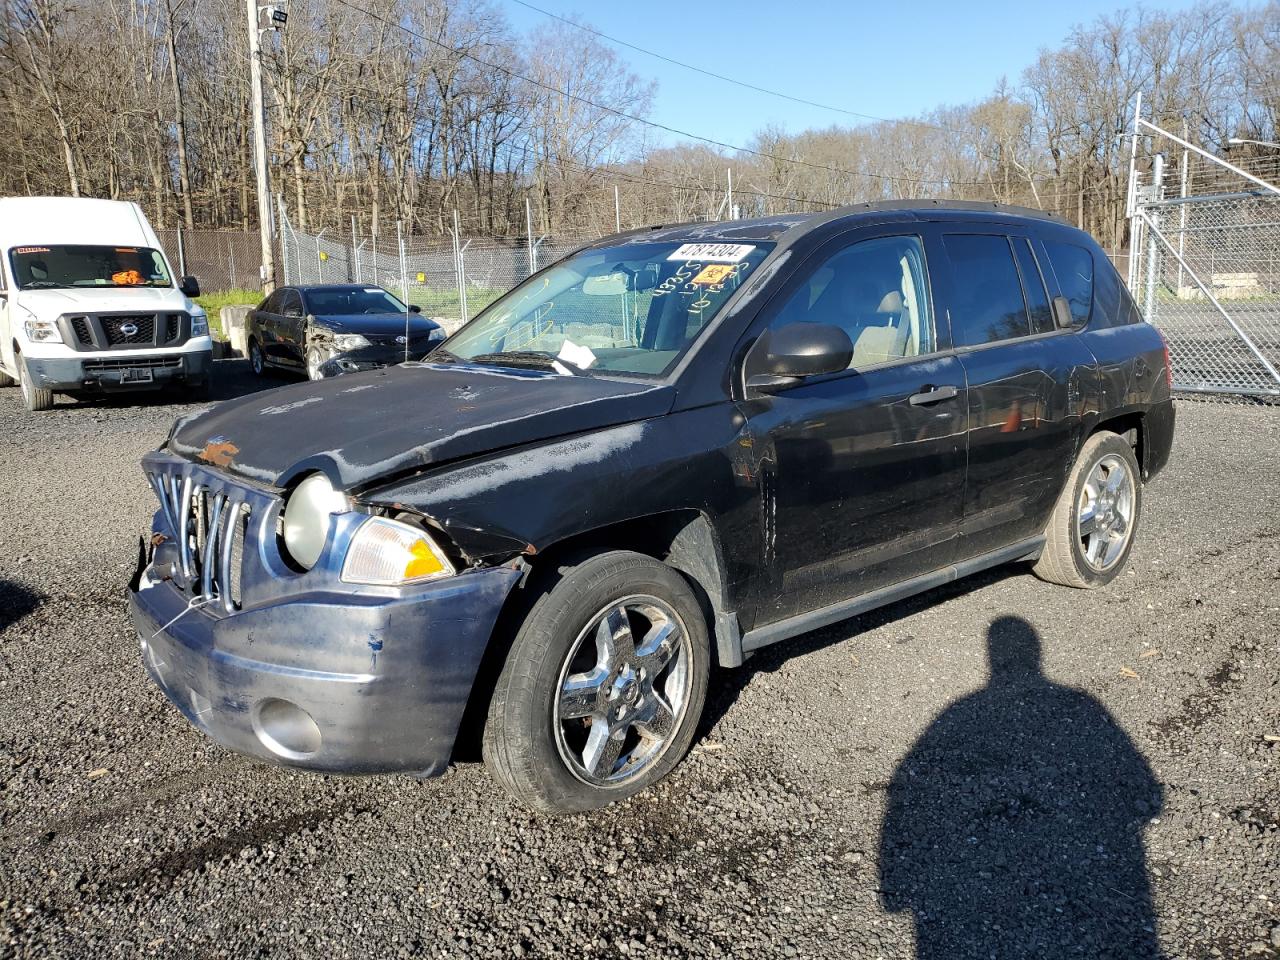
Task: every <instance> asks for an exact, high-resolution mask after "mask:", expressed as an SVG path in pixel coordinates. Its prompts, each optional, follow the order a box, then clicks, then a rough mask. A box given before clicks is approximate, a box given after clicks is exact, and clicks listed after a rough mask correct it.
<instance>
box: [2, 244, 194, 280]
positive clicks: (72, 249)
mask: <svg viewBox="0 0 1280 960" xmlns="http://www.w3.org/2000/svg"><path fill="white" fill-rule="evenodd" d="M9 263H10V265H11V266H12V267H13V277H14V280H16V281H17V284H18V287H19V289H22V290H38V289H41V288H45V287H171V286H173V282H172V281H171V280H170V279H169V271H168V270H167V269H165V265H164V257H162V256H161V255H160V251H159V250H152V249H150V248H148V247H90V246H80V245H61V246H57V245H55V246H48V247H44V246H40V247H14V248H13V249H11V250H10V251H9Z"/></svg>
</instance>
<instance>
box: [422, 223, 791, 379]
mask: <svg viewBox="0 0 1280 960" xmlns="http://www.w3.org/2000/svg"><path fill="white" fill-rule="evenodd" d="M772 249H773V244H771V243H753V244H746V243H631V244H626V245H624V246H618V247H607V248H603V249H594V250H585V251H583V252H582V253H579V254H577V255H575V256H572V257H570V258H569V259H567V260H565V261H564V262H563V263H560V264H557V265H556V266H554V267H551V268H550V269H548V270H545V271H543V272H542V273H540V274H537V275H536V276H533V277H530V278H529V279H528V280H526V281H525V282H524V283H522V284H521V285H520V286H518V287H516V289H515V290H513V291H511V292H510V293H509V294H507V295H506V296H505V297H502V298H501V299H500V300H498V301H496V302H495V303H494V304H493V305H492V306H490V307H489V308H488V309H487V310H485V311H484V312H483V313H481V314H480V315H479V316H478V317H476V319H475V321H474V322H473V323H470V324H468V325H467V326H466V327H465V328H464V329H462V330H460V331H459V332H458V333H457V334H456V335H455V336H454V337H453V338H452V339H451V340H449V341H447V342H446V343H445V344H444V350H445V353H446V354H452V355H453V356H455V357H458V358H460V359H463V360H472V361H475V362H477V363H494V364H502V365H508V366H543V367H550V368H554V369H559V370H561V372H565V371H566V370H567V369H569V368H572V370H570V372H574V371H577V372H580V371H584V370H592V371H595V370H607V371H614V372H618V373H629V374H642V375H643V374H649V375H658V374H662V373H665V372H666V371H667V370H669V369H670V368H671V367H672V366H673V365H674V364H675V362H676V360H677V359H678V358H679V356H680V355H681V354H682V353H683V352H684V351H685V349H687V348H688V346H689V344H690V343H692V342H693V339H694V338H695V337H696V336H697V335H698V333H699V332H700V331H701V330H702V329H703V328H704V327H705V326H706V325H707V324H708V323H709V322H710V321H711V318H712V317H714V316H715V315H716V313H717V311H719V309H720V308H721V307H722V306H723V305H724V302H725V301H726V300H728V299H729V297H730V296H731V295H732V294H733V292H734V291H735V290H737V289H738V288H739V287H740V286H742V284H743V283H744V282H746V279H747V278H748V277H749V276H750V274H751V271H752V270H754V269H755V268H756V267H758V266H759V265H760V262H761V261H762V260H764V258H765V257H766V256H767V255H768V254H769V251H770V250H772Z"/></svg>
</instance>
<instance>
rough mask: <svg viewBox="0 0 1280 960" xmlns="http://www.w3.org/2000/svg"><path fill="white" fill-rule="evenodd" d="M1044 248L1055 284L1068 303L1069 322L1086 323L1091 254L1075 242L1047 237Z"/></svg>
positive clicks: (1090, 292)
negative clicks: (1056, 283)
mask: <svg viewBox="0 0 1280 960" xmlns="http://www.w3.org/2000/svg"><path fill="white" fill-rule="evenodd" d="M1044 248H1045V250H1046V251H1047V252H1048V254H1049V262H1050V263H1051V264H1053V272H1054V274H1055V275H1056V276H1057V278H1058V287H1059V288H1060V289H1061V290H1062V295H1063V296H1064V297H1066V298H1067V302H1068V303H1069V304H1071V320H1072V322H1073V323H1078V324H1083V323H1088V322H1089V311H1090V310H1091V309H1092V308H1093V254H1092V253H1090V252H1089V251H1088V250H1086V249H1085V248H1084V247H1078V246H1076V245H1075V244H1074V243H1062V242H1061V241H1055V240H1046V241H1045V244H1044Z"/></svg>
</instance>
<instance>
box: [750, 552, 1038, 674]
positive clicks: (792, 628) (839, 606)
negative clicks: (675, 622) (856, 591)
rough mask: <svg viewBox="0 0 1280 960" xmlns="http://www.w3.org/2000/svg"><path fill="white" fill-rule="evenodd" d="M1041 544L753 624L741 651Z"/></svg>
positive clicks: (1026, 555)
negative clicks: (792, 614)
mask: <svg viewBox="0 0 1280 960" xmlns="http://www.w3.org/2000/svg"><path fill="white" fill-rule="evenodd" d="M1043 547H1044V537H1042V536H1041V537H1032V538H1030V539H1029V540H1022V541H1019V542H1018V543H1015V544H1011V545H1010V546H1007V547H1001V548H1000V549H999V550H993V551H992V552H990V553H985V554H983V555H982V556H980V557H972V558H970V559H968V560H965V561H962V562H961V563H955V564H951V565H950V566H947V567H943V568H942V569H941V570H935V571H934V572H933V573H926V574H924V575H922V576H919V577H913V578H912V579H910V580H904V581H903V582H902V583H895V584H894V585H893V586H890V587H882V588H880V589H879V590H873V591H872V592H871V593H865V594H863V595H862V596H860V597H851V598H850V599H848V600H841V601H840V602H839V603H833V604H831V605H830V606H826V607H821V608H819V609H817V610H811V611H809V612H808V613H801V614H798V615H797V616H794V617H788V618H787V619H786V620H779V621H778V622H777V623H770V624H766V625H765V626H763V627H756V628H755V629H754V630H749V631H747V633H745V634H744V635H743V637H742V651H743V652H744V653H750V652H751V651H753V650H759V649H760V648H761V647H767V646H769V645H770V644H773V643H778V642H779V641H781V640H789V639H790V638H792V637H795V636H799V635H800V634H802V633H808V632H809V631H811V630H818V629H820V628H822V627H828V626H830V625H831V624H833V623H839V622H840V621H841V620H847V619H848V618H849V617H853V616H857V615H858V614H860V613H866V612H867V611H868V610H874V609H876V608H877V607H883V606H886V605H887V604H890V603H895V602H897V601H898V600H905V599H906V598H907V597H911V596H915V595H916V594H917V593H924V592H925V591H926V590H932V589H934V588H935V587H940V586H942V585H943V584H946V583H951V582H952V581H953V580H959V579H960V578H961V577H967V576H969V575H970V574H973V573H978V572H979V571H981V570H989V569H991V568H992V567H998V566H1000V565H1001V564H1005V563H1014V562H1015V561H1018V560H1030V559H1032V558H1033V557H1036V556H1038V555H1039V554H1040V550H1041V549H1042V548H1043Z"/></svg>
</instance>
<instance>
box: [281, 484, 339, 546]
mask: <svg viewBox="0 0 1280 960" xmlns="http://www.w3.org/2000/svg"><path fill="white" fill-rule="evenodd" d="M350 509H351V502H350V501H349V500H348V499H347V498H346V496H345V495H344V494H342V493H340V492H339V491H337V490H335V489H334V488H333V484H332V483H330V482H329V478H328V477H326V476H325V475H324V474H323V473H313V474H311V476H309V477H307V478H306V479H305V480H303V481H302V482H301V483H300V484H298V485H297V486H296V487H294V488H293V493H291V494H290V495H289V499H288V501H287V502H286V503H285V505H284V515H283V516H282V517H281V525H282V526H283V528H284V530H283V532H284V545H285V549H286V550H288V551H289V556H290V557H291V558H292V559H293V561H294V562H295V563H297V564H298V566H300V567H302V568H303V569H304V570H310V569H311V568H312V567H314V566H315V565H316V561H317V560H319V559H320V554H321V552H322V551H323V550H324V544H325V541H326V540H327V539H328V537H329V516H330V515H331V514H334V513H345V512H346V511H348V510H350Z"/></svg>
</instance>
